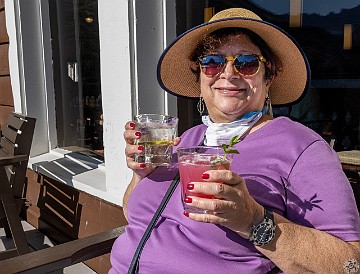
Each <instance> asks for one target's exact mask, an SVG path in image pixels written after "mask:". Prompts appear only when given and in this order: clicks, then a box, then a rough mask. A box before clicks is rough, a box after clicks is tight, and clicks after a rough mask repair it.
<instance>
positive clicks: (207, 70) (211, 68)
mask: <svg viewBox="0 0 360 274" xmlns="http://www.w3.org/2000/svg"><path fill="white" fill-rule="evenodd" d="M225 64H226V60H225V58H223V57H222V56H218V55H208V56H204V57H203V58H202V59H200V66H201V70H202V72H203V73H204V74H205V75H210V76H213V75H216V74H218V73H219V72H221V71H222V70H223V68H224V66H225Z"/></svg>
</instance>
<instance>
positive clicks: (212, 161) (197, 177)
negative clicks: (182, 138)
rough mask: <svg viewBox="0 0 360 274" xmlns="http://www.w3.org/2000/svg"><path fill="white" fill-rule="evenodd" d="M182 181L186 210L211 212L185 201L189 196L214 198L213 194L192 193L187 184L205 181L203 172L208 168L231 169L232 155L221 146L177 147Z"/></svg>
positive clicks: (190, 211)
mask: <svg viewBox="0 0 360 274" xmlns="http://www.w3.org/2000/svg"><path fill="white" fill-rule="evenodd" d="M177 155H178V162H179V173H180V183H181V194H182V195H181V196H182V197H181V199H182V203H183V206H184V210H185V211H187V212H189V213H210V212H209V211H208V210H203V209H200V208H196V207H193V206H191V205H189V204H187V203H185V202H184V199H185V198H186V197H187V196H195V197H201V198H206V199H214V198H216V197H214V196H212V195H205V194H201V193H190V192H189V190H188V189H187V185H188V184H189V183H191V182H203V179H202V174H203V173H204V172H206V171H208V170H230V167H231V161H232V156H231V155H226V154H225V152H224V150H223V148H221V147H206V146H197V147H187V148H178V149H177Z"/></svg>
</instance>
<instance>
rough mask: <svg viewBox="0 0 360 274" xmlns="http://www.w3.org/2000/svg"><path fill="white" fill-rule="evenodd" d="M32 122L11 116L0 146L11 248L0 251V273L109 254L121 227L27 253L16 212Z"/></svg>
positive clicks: (42, 269)
mask: <svg viewBox="0 0 360 274" xmlns="http://www.w3.org/2000/svg"><path fill="white" fill-rule="evenodd" d="M34 126H35V119H33V118H29V117H25V116H22V115H19V114H15V113H14V114H12V115H11V116H10V118H9V121H8V124H7V126H6V128H5V129H4V130H3V133H2V134H3V137H1V143H0V144H1V146H0V179H1V181H0V199H1V203H0V220H1V221H2V223H3V226H4V229H5V232H6V235H7V236H12V237H13V240H14V243H15V246H16V248H15V249H12V250H7V251H4V252H0V273H6V274H11V273H36V274H38V273H49V272H56V271H58V270H61V269H63V268H65V267H67V266H70V265H73V264H76V263H80V262H83V261H85V260H88V259H92V258H95V257H98V256H101V255H104V254H107V253H109V252H110V251H111V248H112V245H113V243H114V241H115V240H116V239H117V237H119V236H120V235H121V233H122V232H123V231H124V227H119V228H115V229H112V230H110V231H106V232H102V233H98V234H96V235H92V236H89V237H85V238H81V239H76V240H73V241H70V242H66V243H63V244H60V245H55V246H54V247H48V248H45V249H41V250H38V251H32V252H30V250H29V247H28V243H27V240H26V237H25V233H24V231H23V229H22V225H21V219H20V217H19V212H20V209H21V205H22V203H23V200H22V190H23V186H24V182H25V179H26V177H25V172H26V169H27V164H28V159H29V152H30V147H31V142H32V136H33V132H34ZM61 273H62V272H61Z"/></svg>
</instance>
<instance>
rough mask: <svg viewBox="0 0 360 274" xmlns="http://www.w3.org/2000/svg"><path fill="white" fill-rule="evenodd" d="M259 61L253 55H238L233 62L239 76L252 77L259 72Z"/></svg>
mask: <svg viewBox="0 0 360 274" xmlns="http://www.w3.org/2000/svg"><path fill="white" fill-rule="evenodd" d="M259 65H260V63H259V59H258V58H257V57H256V56H254V55H240V56H239V57H237V58H236V59H235V61H234V66H235V67H236V69H237V70H238V72H239V73H240V74H241V75H244V76H249V75H254V74H256V73H257V71H258V70H259Z"/></svg>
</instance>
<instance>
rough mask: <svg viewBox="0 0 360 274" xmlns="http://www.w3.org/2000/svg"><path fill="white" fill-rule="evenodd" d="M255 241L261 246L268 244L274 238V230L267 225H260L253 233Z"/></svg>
mask: <svg viewBox="0 0 360 274" xmlns="http://www.w3.org/2000/svg"><path fill="white" fill-rule="evenodd" d="M255 235H256V236H255V238H256V241H257V242H259V243H261V244H266V243H268V242H270V241H271V240H272V238H273V236H274V228H273V227H272V226H271V225H270V224H268V223H262V224H260V225H259V226H258V227H257V229H256V232H255Z"/></svg>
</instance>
